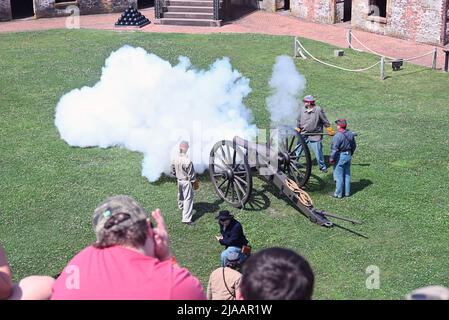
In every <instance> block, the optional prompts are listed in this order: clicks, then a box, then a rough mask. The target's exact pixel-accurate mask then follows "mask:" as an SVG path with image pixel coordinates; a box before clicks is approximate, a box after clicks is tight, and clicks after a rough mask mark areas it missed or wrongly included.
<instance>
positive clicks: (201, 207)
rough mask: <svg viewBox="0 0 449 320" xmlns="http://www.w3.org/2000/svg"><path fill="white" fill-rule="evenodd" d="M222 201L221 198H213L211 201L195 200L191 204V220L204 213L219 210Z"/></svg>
mask: <svg viewBox="0 0 449 320" xmlns="http://www.w3.org/2000/svg"><path fill="white" fill-rule="evenodd" d="M222 203H223V200H221V199H219V200H215V201H214V202H213V203H208V202H196V203H194V204H193V210H195V213H194V214H193V216H192V221H197V220H198V219H200V218H201V217H202V216H204V215H205V214H211V213H212V214H214V213H217V212H218V210H220V204H222Z"/></svg>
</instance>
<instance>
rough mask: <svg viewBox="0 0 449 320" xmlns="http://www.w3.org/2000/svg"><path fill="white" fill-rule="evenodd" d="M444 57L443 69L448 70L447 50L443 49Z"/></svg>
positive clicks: (448, 53) (448, 52)
mask: <svg viewBox="0 0 449 320" xmlns="http://www.w3.org/2000/svg"><path fill="white" fill-rule="evenodd" d="M444 53H445V55H446V56H445V59H444V71H445V72H448V69H449V50H444Z"/></svg>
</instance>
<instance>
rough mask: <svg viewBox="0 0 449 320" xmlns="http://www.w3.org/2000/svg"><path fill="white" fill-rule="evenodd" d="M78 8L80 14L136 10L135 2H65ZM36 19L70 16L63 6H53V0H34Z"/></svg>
mask: <svg viewBox="0 0 449 320" xmlns="http://www.w3.org/2000/svg"><path fill="white" fill-rule="evenodd" d="M70 2H73V4H72V5H76V6H77V7H78V8H79V13H80V14H82V15H83V14H97V13H109V12H121V11H124V10H125V9H126V8H127V7H128V6H129V5H133V6H134V7H135V8H137V0H76V1H70V0H67V3H70ZM34 11H35V15H36V18H47V17H60V16H68V15H70V14H72V11H71V10H68V9H67V8H66V6H65V5H59V4H55V0H34Z"/></svg>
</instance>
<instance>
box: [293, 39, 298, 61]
mask: <svg viewBox="0 0 449 320" xmlns="http://www.w3.org/2000/svg"><path fill="white" fill-rule="evenodd" d="M293 50H295V51H294V52H293V58H296V57H297V56H298V43H297V42H296V37H295V44H294V45H293Z"/></svg>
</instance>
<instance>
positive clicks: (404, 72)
mask: <svg viewBox="0 0 449 320" xmlns="http://www.w3.org/2000/svg"><path fill="white" fill-rule="evenodd" d="M432 71H434V70H432V69H430V68H428V69H427V68H424V67H423V69H420V70H414V71H408V72H407V70H406V69H405V68H404V69H401V70H399V71H394V74H393V75H391V76H386V77H385V79H384V80H388V79H393V78H400V77H406V76H410V75H415V74H418V73H424V72H432Z"/></svg>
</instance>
